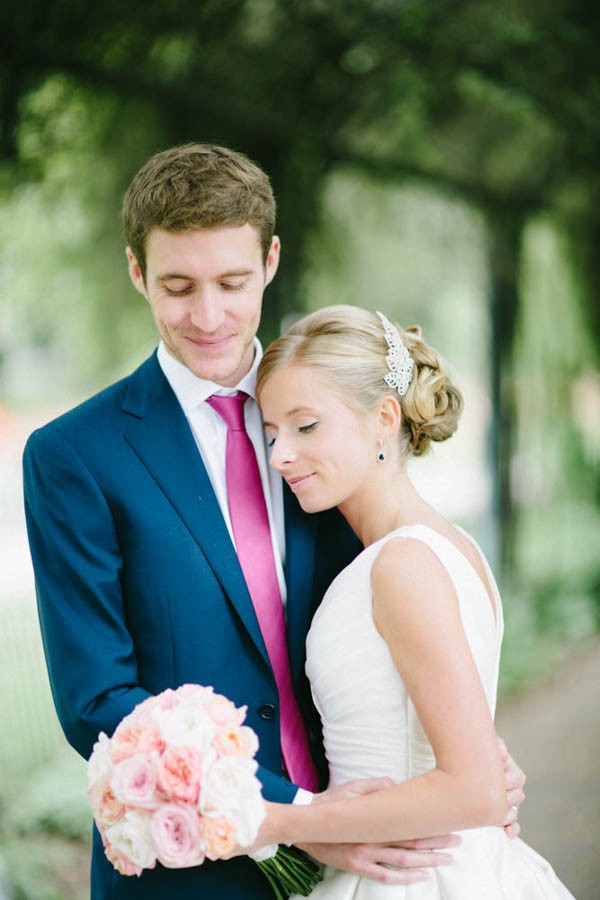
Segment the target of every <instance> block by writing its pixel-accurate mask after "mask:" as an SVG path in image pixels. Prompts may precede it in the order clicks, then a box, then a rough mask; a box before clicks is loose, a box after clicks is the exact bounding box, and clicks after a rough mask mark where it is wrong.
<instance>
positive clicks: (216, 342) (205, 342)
mask: <svg viewBox="0 0 600 900" xmlns="http://www.w3.org/2000/svg"><path fill="white" fill-rule="evenodd" d="M234 337H235V335H234V334H226V335H224V336H223V337H219V338H202V337H192V336H191V335H187V336H186V340H187V341H189V342H190V343H192V344H194V346H195V347H208V348H210V347H214V348H219V347H223V346H224V345H225V344H227V343H228V341H230V340H231V339H232V338H234Z"/></svg>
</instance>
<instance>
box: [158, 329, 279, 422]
mask: <svg viewBox="0 0 600 900" xmlns="http://www.w3.org/2000/svg"><path fill="white" fill-rule="evenodd" d="M262 355H263V349H262V345H261V343H260V341H259V340H258V338H256V337H255V338H254V362H253V363H252V367H251V369H250V371H249V372H248V373H247V374H246V375H244V377H243V378H242V379H241V380H240V382H239V383H238V384H236V385H235V387H232V388H228V387H223V385H221V384H215V382H214V381H207V380H206V379H205V378H198V376H197V375H194V373H193V372H192V371H190V369H188V367H187V366H184V365H183V363H181V362H179V360H178V359H175V357H174V356H171V354H170V353H169V351H168V350H167V348H166V347H165V344H164V341H161V342H160V344H159V345H158V352H157V358H158V363H159V365H160V367H161V369H162V370H163V373H164V375H165V378H166V379H167V381H168V382H169V384H170V385H171V388H172V389H173V393H174V394H175V396H176V397H177V399H178V400H179V403H180V405H181V408H182V409H183V411H184V413H185V414H186V415H187V414H188V413H190V412H191V411H192V410H194V409H196V408H197V407H198V406H200V404H201V403H204V401H205V400H207V399H208V397H211V396H212V395H213V394H221V395H222V396H227V395H231V394H235V392H236V391H244V392H245V393H246V394H248V396H250V397H252V399H253V400H256V372H257V369H258V364H259V362H260V361H261V359H262Z"/></svg>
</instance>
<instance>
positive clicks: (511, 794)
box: [506, 788, 525, 807]
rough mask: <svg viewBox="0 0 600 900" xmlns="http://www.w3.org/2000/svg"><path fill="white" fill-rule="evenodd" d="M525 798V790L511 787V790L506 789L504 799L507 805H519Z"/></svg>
mask: <svg viewBox="0 0 600 900" xmlns="http://www.w3.org/2000/svg"><path fill="white" fill-rule="evenodd" d="M524 799H525V791H524V790H523V789H522V788H513V790H512V791H507V793H506V800H507V803H508V805H509V806H517V807H518V806H520V805H521V803H522V802H523V800H524Z"/></svg>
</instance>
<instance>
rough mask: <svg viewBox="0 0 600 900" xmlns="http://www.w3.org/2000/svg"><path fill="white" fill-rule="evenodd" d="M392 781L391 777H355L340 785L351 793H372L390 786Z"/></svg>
mask: <svg viewBox="0 0 600 900" xmlns="http://www.w3.org/2000/svg"><path fill="white" fill-rule="evenodd" d="M393 784H394V781H393V780H392V779H391V778H387V777H382V778H355V779H354V780H353V781H348V782H346V784H344V785H342V789H344V788H345V789H346V790H348V791H350V792H351V793H353V794H360V795H363V794H374V793H375V792H376V791H382V790H384V788H389V787H392V785H393Z"/></svg>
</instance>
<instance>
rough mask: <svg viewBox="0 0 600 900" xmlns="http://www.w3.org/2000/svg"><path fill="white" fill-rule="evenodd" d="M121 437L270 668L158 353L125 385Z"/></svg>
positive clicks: (237, 568)
mask: <svg viewBox="0 0 600 900" xmlns="http://www.w3.org/2000/svg"><path fill="white" fill-rule="evenodd" d="M123 411H124V412H125V413H127V414H128V415H129V416H130V421H129V424H128V427H127V430H126V432H125V439H126V440H127V441H128V443H129V444H130V446H131V447H132V448H133V450H134V451H135V453H136V454H137V455H138V457H139V458H140V460H141V461H142V462H143V464H144V465H145V466H146V468H147V469H148V470H149V472H150V473H151V474H152V476H153V478H154V479H155V481H156V482H157V484H158V485H159V487H160V488H161V490H162V491H163V493H164V495H165V497H166V498H167V500H168V501H169V502H170V503H171V504H172V506H173V507H174V508H175V509H176V511H177V513H178V515H179V517H180V518H181V520H182V522H183V524H184V525H185V527H186V528H187V529H188V530H189V532H190V533H191V535H192V537H193V538H194V540H195V541H196V542H197V543H198V545H199V546H200V548H201V549H202V552H203V553H204V555H205V557H206V559H207V560H208V563H209V565H210V566H211V568H212V570H213V572H214V574H215V577H216V578H217V579H218V581H219V582H220V584H221V587H222V588H223V591H224V592H225V595H226V597H227V599H228V601H229V602H230V603H231V604H232V605H233V607H234V608H235V610H236V611H237V614H238V615H239V617H240V619H241V620H242V622H243V624H244V626H245V628H246V629H247V631H248V633H249V634H250V637H251V638H252V640H253V641H254V643H255V644H256V646H257V647H258V649H259V651H260V652H261V654H262V656H263V657H264V659H265V662H266V663H267V664H269V660H268V656H267V651H266V648H265V644H264V641H263V638H262V635H261V632H260V628H259V625H258V621H257V619H256V614H255V612H254V607H253V605H252V600H251V598H250V595H249V593H248V589H247V587H246V582H245V580H244V576H243V573H242V570H241V568H240V565H239V562H238V558H237V555H236V552H235V549H234V546H233V544H232V542H231V538H230V537H229V532H228V530H227V526H226V525H225V521H224V519H223V516H222V514H221V510H220V507H219V504H218V502H217V499H216V497H215V494H214V491H213V489H212V485H211V483H210V479H209V477H208V474H207V472H206V469H205V467H204V463H203V462H202V457H201V456H200V453H199V452H198V448H197V446H196V442H195V440H194V436H193V434H192V432H191V430H190V427H189V425H188V422H187V420H186V418H185V415H184V413H183V410H182V409H181V406H180V405H179V402H178V401H177V398H176V397H175V395H174V393H173V391H172V390H171V387H170V386H169V383H168V382H167V379H166V378H165V376H164V374H163V372H162V370H161V368H160V366H159V364H158V361H157V359H156V355H153V356H152V357H151V358H150V359H149V360H147V361H146V362H145V363H144V364H143V365H142V366H141V367H140V369H138V370H137V371H136V372H134V374H133V375H132V376H131V379H130V381H129V385H128V390H127V393H126V396H125V400H124V403H123Z"/></svg>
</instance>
